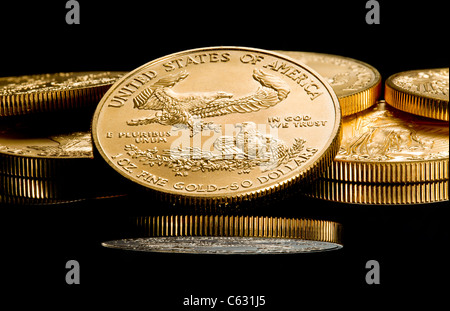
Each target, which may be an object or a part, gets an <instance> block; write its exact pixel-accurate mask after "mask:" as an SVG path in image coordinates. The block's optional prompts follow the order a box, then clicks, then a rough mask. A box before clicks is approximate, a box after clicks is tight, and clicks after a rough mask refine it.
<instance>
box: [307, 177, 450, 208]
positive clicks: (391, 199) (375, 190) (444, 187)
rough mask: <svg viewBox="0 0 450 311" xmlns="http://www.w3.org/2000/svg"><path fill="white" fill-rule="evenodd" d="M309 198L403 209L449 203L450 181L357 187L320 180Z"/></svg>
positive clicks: (315, 183)
mask: <svg viewBox="0 0 450 311" xmlns="http://www.w3.org/2000/svg"><path fill="white" fill-rule="evenodd" d="M306 195H308V196H310V197H314V198H319V199H324V200H329V201H335V202H341V203H354V204H371V205H391V204H393V205H399V204H423V203H435V202H442V201H448V199H449V198H448V179H447V180H441V181H432V182H421V183H393V184H388V183H354V182H341V181H336V180H328V179H319V180H317V181H315V182H314V183H312V184H311V185H310V189H308V192H307V193H306Z"/></svg>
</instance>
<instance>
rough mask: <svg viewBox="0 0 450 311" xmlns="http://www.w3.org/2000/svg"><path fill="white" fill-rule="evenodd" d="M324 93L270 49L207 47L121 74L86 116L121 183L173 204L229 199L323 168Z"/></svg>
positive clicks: (329, 151)
mask: <svg viewBox="0 0 450 311" xmlns="http://www.w3.org/2000/svg"><path fill="white" fill-rule="evenodd" d="M340 124H341V114H340V108H339V102H338V99H337V97H336V95H335V94H334V91H333V89H332V88H331V87H330V86H329V85H328V83H327V82H326V81H324V80H323V78H322V77H321V76H320V75H319V74H317V73H316V72H315V71H314V70H312V69H310V68H309V67H307V66H305V65H303V64H301V63H299V62H296V61H294V60H292V59H290V58H288V57H286V56H284V55H281V54H276V53H273V52H269V51H264V50H258V49H251V48H240V47H212V48H203V49H195V50H189V51H183V52H179V53H176V54H172V55H168V56H165V57H162V58H160V59H157V60H154V61H151V62H149V63H147V64H145V65H143V66H141V67H139V68H137V69H136V70H134V71H132V72H131V73H129V74H127V75H126V76H124V77H123V78H121V79H120V80H119V81H118V82H117V83H116V84H114V86H113V87H112V88H111V89H110V90H109V91H108V92H107V93H106V94H105V96H104V97H103V98H102V100H101V102H100V104H99V105H98V107H97V110H96V112H95V114H94V118H93V123H92V131H93V139H94V143H95V146H96V147H97V149H98V151H99V153H100V154H101V155H102V157H103V158H104V159H105V160H106V162H107V163H108V164H109V165H110V166H111V167H113V168H114V169H115V170H116V171H118V172H119V173H120V174H122V175H123V176H125V177H126V178H128V179H130V180H132V181H134V182H136V183H138V184H140V185H142V186H145V187H147V188H150V189H153V190H156V191H157V192H156V193H157V194H159V195H161V198H162V199H167V200H170V201H172V199H176V200H177V201H178V202H182V203H208V204H210V203H214V204H215V203H235V202H240V201H242V200H247V199H252V198H256V197H261V196H263V195H265V194H270V193H273V192H275V191H278V190H280V189H284V188H286V187H288V186H290V185H291V184H293V183H295V182H297V181H299V180H308V181H309V180H310V179H311V178H313V177H316V176H317V175H318V174H319V173H321V172H323V171H324V170H325V168H326V167H327V166H328V165H329V164H330V163H331V161H332V159H333V158H334V156H335V154H336V152H337V150H338V148H339V141H340Z"/></svg>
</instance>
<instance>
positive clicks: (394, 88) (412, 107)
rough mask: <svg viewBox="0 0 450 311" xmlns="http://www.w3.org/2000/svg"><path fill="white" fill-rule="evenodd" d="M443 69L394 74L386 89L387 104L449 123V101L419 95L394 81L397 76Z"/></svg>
mask: <svg viewBox="0 0 450 311" xmlns="http://www.w3.org/2000/svg"><path fill="white" fill-rule="evenodd" d="M442 69H448V67H442V68H425V69H415V70H407V71H401V72H397V73H394V74H393V75H391V76H390V77H388V78H387V80H386V82H385V87H384V98H385V100H386V103H388V104H389V105H391V106H392V107H394V108H397V109H398V110H402V111H405V112H408V113H412V114H415V115H419V116H422V117H427V118H432V119H436V120H442V121H449V116H448V100H442V99H437V98H433V97H432V96H427V95H426V94H419V93H417V92H413V91H410V90H407V89H404V88H402V87H401V86H398V85H396V84H394V82H393V79H394V78H396V77H397V76H401V75H405V74H408V73H414V72H418V71H425V70H442Z"/></svg>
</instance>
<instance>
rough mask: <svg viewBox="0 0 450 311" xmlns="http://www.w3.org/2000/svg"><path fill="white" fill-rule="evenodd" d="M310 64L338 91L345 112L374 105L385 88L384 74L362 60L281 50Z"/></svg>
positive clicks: (343, 112)
mask: <svg viewBox="0 0 450 311" xmlns="http://www.w3.org/2000/svg"><path fill="white" fill-rule="evenodd" d="M279 52H280V53H283V54H285V55H287V56H290V57H292V58H294V59H297V60H299V61H301V62H303V63H305V64H306V65H308V66H310V67H311V68H313V69H314V70H316V71H317V72H318V73H319V74H321V75H322V76H323V77H324V78H325V79H326V80H327V82H328V83H329V84H330V85H331V87H332V88H333V90H334V91H335V92H336V95H337V97H338V98H339V102H340V104H341V109H342V116H348V115H351V114H353V113H356V112H360V111H362V110H364V109H367V108H369V107H370V106H372V105H374V104H375V103H376V101H377V100H378V98H379V97H380V92H381V75H380V73H379V72H378V70H376V69H375V68H374V67H372V66H371V65H369V64H366V63H364V62H362V61H359V60H356V59H353V58H349V57H343V56H339V55H331V54H322V53H311V52H294V51H279Z"/></svg>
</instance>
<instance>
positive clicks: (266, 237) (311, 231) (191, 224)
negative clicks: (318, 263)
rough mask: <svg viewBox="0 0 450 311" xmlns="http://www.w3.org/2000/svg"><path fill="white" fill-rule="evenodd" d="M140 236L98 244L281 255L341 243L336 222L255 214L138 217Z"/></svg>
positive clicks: (333, 247) (148, 249) (335, 246)
mask: <svg viewBox="0 0 450 311" xmlns="http://www.w3.org/2000/svg"><path fill="white" fill-rule="evenodd" d="M137 226H138V227H139V228H140V229H141V233H140V234H141V237H140V238H135V239H122V240H114V241H108V242H104V243H102V245H103V246H106V247H110V248H117V249H125V250H133V251H146V252H165V253H191V254H192V253H194V254H283V253H310V252H320V251H330V250H337V249H341V248H342V226H341V225H340V224H339V223H336V222H331V221H321V220H312V219H295V218H276V217H258V216H223V215H211V216H199V215H171V216H152V217H140V218H138V219H137Z"/></svg>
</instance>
